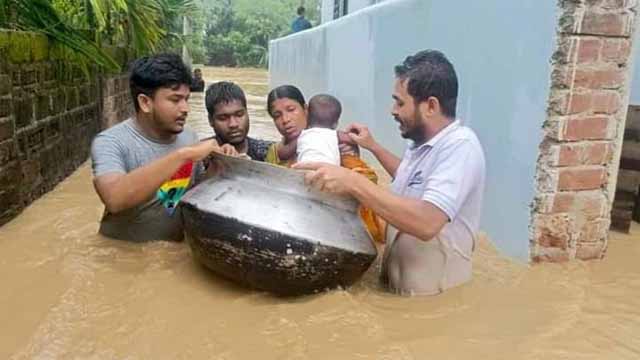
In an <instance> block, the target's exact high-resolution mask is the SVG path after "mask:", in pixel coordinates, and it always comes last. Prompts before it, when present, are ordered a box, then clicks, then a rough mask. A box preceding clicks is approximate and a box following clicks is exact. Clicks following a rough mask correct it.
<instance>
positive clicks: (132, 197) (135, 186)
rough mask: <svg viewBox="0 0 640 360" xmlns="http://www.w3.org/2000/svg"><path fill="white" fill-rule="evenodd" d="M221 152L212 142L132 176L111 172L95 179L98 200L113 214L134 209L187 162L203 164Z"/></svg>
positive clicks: (176, 153)
mask: <svg viewBox="0 0 640 360" xmlns="http://www.w3.org/2000/svg"><path fill="white" fill-rule="evenodd" d="M217 149H218V145H217V144H216V143H215V140H208V141H204V142H201V143H199V144H196V145H192V146H189V147H185V148H182V149H179V150H176V151H174V152H171V153H169V154H167V155H165V156H164V157H162V158H159V159H157V160H155V161H152V162H151V163H149V164H147V165H145V166H142V167H139V168H137V169H135V170H133V171H131V172H129V173H119V172H108V173H105V174H102V175H99V176H97V177H96V178H95V179H94V182H93V183H94V187H95V189H96V192H97V193H98V196H100V199H101V200H102V202H103V203H104V205H105V207H106V208H107V210H108V211H109V212H110V213H117V212H120V211H123V210H127V209H130V208H132V207H134V206H137V205H139V204H141V203H143V202H144V201H146V200H148V199H149V198H150V197H151V196H152V195H153V194H154V193H155V192H156V191H157V190H158V188H159V187H160V186H161V185H162V184H163V183H164V182H165V181H167V180H168V179H169V178H171V176H172V175H173V174H174V173H175V172H176V171H177V170H178V169H179V168H180V167H181V166H182V165H183V164H184V163H186V162H188V161H199V160H201V159H202V158H204V157H205V156H207V155H208V154H209V153H211V152H212V151H215V150H217Z"/></svg>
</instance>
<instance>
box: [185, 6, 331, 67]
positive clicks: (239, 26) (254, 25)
mask: <svg viewBox="0 0 640 360" xmlns="http://www.w3.org/2000/svg"><path fill="white" fill-rule="evenodd" d="M197 5H198V7H199V9H200V11H197V12H195V13H193V15H192V16H191V17H190V24H191V27H192V35H190V36H189V39H187V47H188V49H189V52H190V54H191V56H192V58H193V61H194V63H198V64H208V65H216V66H221V65H222V66H259V67H264V66H266V65H267V61H268V58H269V57H268V49H269V41H270V40H272V39H275V38H278V37H281V36H285V35H287V34H289V33H290V31H291V30H290V29H291V22H292V21H293V20H294V19H295V17H296V16H297V14H296V9H297V8H298V6H300V5H304V7H305V8H306V17H307V19H309V21H311V23H312V24H313V25H316V24H318V23H319V19H320V14H319V7H320V0H302V1H301V0H200V2H199V3H198V4H197Z"/></svg>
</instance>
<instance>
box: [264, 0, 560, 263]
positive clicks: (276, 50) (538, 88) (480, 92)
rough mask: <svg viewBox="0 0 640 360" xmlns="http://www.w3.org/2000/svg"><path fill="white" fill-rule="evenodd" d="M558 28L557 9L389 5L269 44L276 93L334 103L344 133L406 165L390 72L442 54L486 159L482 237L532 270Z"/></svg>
mask: <svg viewBox="0 0 640 360" xmlns="http://www.w3.org/2000/svg"><path fill="white" fill-rule="evenodd" d="M556 23H557V7H556V1H540V0H517V1H505V0H482V1H464V2H461V1H451V0H390V1H386V2H383V3H381V4H379V5H378V6H372V7H369V8H367V9H364V10H361V11H359V12H357V13H355V14H351V15H350V16H346V17H343V18H340V19H338V20H336V21H332V22H329V23H326V24H324V25H322V26H319V27H317V28H315V29H312V30H309V31H306V32H304V33H299V34H294V35H291V36H288V37H286V38H282V39H279V40H275V41H273V42H272V43H271V49H270V85H271V86H272V87H275V86H277V85H282V84H293V85H297V86H299V87H300V88H301V89H302V90H303V92H304V94H305V95H306V96H307V98H309V97H311V96H312V95H314V94H317V93H320V92H328V93H330V94H333V95H335V96H337V97H338V98H339V99H340V100H341V101H342V103H343V106H344V114H343V117H342V119H341V124H342V126H344V125H345V124H347V123H349V122H353V121H359V122H365V123H367V124H368V125H369V126H370V127H371V129H372V131H373V133H374V135H375V136H376V138H377V139H378V140H379V141H380V142H381V143H382V144H383V145H384V146H386V147H388V148H390V149H392V150H393V151H394V152H395V153H396V154H398V155H401V154H402V151H403V149H404V147H405V142H404V141H403V139H402V138H401V137H400V136H399V134H398V129H397V125H396V123H395V121H393V119H392V118H391V116H390V115H389V111H390V108H391V103H392V101H391V92H392V86H393V82H394V73H393V66H394V65H396V64H398V63H400V62H401V61H402V60H403V59H404V58H405V57H406V56H407V55H410V54H413V53H415V52H416V51H418V50H422V49H427V48H433V49H439V50H441V51H443V52H444V53H445V54H447V56H448V57H449V58H450V60H451V61H452V62H453V64H454V66H455V67H456V69H457V73H458V77H459V81H460V97H459V101H458V114H459V116H460V117H461V118H462V119H463V121H464V123H465V124H466V125H469V126H470V127H472V128H473V129H474V130H475V131H476V133H477V134H478V136H479V138H480V140H481V142H482V144H483V146H484V149H485V152H486V157H487V171H488V177H487V190H486V194H485V206H484V212H483V220H482V228H483V229H484V230H485V231H487V232H488V233H489V235H490V238H491V239H492V240H493V241H494V243H495V244H496V245H497V247H498V248H499V249H500V250H501V251H503V252H504V253H506V254H508V255H511V256H513V257H515V258H518V259H522V260H528V259H529V230H528V226H529V219H530V208H529V206H530V204H531V201H532V199H533V196H534V175H535V170H536V161H537V157H538V145H539V144H540V142H541V140H542V135H543V133H542V129H541V126H542V123H543V121H544V120H545V118H546V107H547V99H548V94H549V87H550V72H551V66H550V61H549V60H550V58H551V55H552V52H553V48H554V44H555V29H556ZM531 29H535V31H532V30H531Z"/></svg>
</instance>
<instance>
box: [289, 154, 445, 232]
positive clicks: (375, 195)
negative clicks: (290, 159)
mask: <svg viewBox="0 0 640 360" xmlns="http://www.w3.org/2000/svg"><path fill="white" fill-rule="evenodd" d="M295 168H296V169H305V170H315V171H311V172H308V173H307V174H306V175H305V182H306V183H307V184H309V185H311V186H312V187H314V188H316V189H318V190H320V191H327V192H333V193H338V194H345V193H346V194H351V195H352V196H354V197H355V198H356V199H357V200H358V201H359V202H360V203H361V204H362V205H363V206H366V207H368V208H370V209H372V210H373V211H374V212H375V213H376V214H377V215H379V216H380V217H382V218H383V219H384V220H385V221H387V222H388V223H390V224H391V225H393V226H395V227H396V228H397V229H398V230H400V231H402V232H404V233H407V234H410V235H413V236H415V237H417V238H418V239H421V240H423V241H429V240H431V239H432V238H433V237H435V236H436V235H437V234H438V233H440V231H441V230H442V228H443V227H444V226H445V225H446V224H447V222H448V221H449V218H448V216H447V215H446V214H445V213H444V212H443V211H442V210H440V209H439V208H438V207H436V206H435V205H433V204H432V203H430V202H428V201H424V200H420V199H411V198H407V197H402V196H398V195H395V194H393V193H392V192H390V191H389V190H387V189H384V188H382V187H380V186H377V185H376V184H374V183H372V182H371V181H369V180H368V179H367V178H366V177H364V176H362V175H360V174H358V173H356V172H353V171H350V170H348V169H345V168H341V167H337V166H331V165H326V164H321V163H306V164H298V165H296V166H295Z"/></svg>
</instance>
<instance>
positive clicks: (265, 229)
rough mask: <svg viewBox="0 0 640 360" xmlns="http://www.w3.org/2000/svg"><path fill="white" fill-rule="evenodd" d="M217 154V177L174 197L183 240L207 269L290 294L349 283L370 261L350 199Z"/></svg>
mask: <svg viewBox="0 0 640 360" xmlns="http://www.w3.org/2000/svg"><path fill="white" fill-rule="evenodd" d="M216 158H217V160H218V161H219V162H221V163H222V165H223V167H224V171H223V172H222V174H220V175H218V176H216V177H214V178H211V179H208V180H207V181H205V182H203V183H201V184H199V185H198V186H196V187H195V188H193V189H192V190H190V191H189V192H188V193H187V194H186V195H185V196H184V198H183V199H182V201H181V203H182V205H181V206H182V215H183V217H184V224H185V231H186V234H187V241H188V242H189V245H190V246H191V249H192V251H193V254H194V256H195V258H196V259H197V260H198V261H200V262H201V263H202V264H204V265H205V266H207V267H208V268H209V269H211V270H213V271H214V272H216V273H217V274H219V275H221V276H224V277H226V278H228V279H231V280H233V281H236V282H239V283H241V284H244V285H247V286H250V287H253V288H256V289H262V290H267V291H271V292H274V293H277V294H282V295H297V294H307V293H313V292H318V291H322V290H325V289H331V288H335V287H338V286H342V287H347V286H350V285H351V284H353V283H354V282H355V281H356V280H358V279H359V278H360V277H361V276H362V274H363V273H364V272H365V271H366V270H367V269H368V268H369V266H370V265H371V263H372V262H373V261H374V260H375V258H376V255H377V251H376V248H375V246H374V245H373V243H372V242H371V238H370V236H369V234H368V232H367V231H366V229H365V227H364V224H363V223H362V221H361V220H360V218H359V216H358V211H357V210H358V203H357V202H356V201H355V200H354V199H352V198H342V197H337V196H332V195H328V194H323V193H319V192H316V191H310V190H309V189H308V188H307V187H306V186H305V185H304V181H303V180H304V178H303V174H302V173H301V172H300V171H295V170H290V169H286V168H281V167H277V166H272V165H269V164H265V163H260V162H255V161H250V160H243V159H237V158H231V157H226V156H217V157H216Z"/></svg>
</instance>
